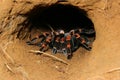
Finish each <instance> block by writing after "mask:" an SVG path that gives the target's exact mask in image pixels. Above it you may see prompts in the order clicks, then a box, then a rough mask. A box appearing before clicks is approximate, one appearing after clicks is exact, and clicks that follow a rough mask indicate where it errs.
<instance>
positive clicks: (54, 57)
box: [29, 50, 68, 65]
mask: <svg viewBox="0 0 120 80" xmlns="http://www.w3.org/2000/svg"><path fill="white" fill-rule="evenodd" d="M29 52H31V53H39V54H44V55H46V56H49V57H51V58H53V59H55V60H57V61H60V62H62V63H64V64H67V65H68V63H67V62H66V61H64V60H63V59H61V58H58V57H56V56H53V55H51V54H48V53H45V52H42V51H36V50H30V51H29Z"/></svg>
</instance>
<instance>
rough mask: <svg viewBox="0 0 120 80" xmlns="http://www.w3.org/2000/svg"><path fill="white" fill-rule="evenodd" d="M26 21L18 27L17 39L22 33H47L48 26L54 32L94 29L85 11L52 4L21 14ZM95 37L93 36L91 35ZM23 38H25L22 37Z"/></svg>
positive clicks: (36, 7) (67, 5)
mask: <svg viewBox="0 0 120 80" xmlns="http://www.w3.org/2000/svg"><path fill="white" fill-rule="evenodd" d="M22 15H23V16H24V17H26V20H25V21H24V22H22V23H21V24H20V25H22V26H23V27H22V28H21V30H20V32H19V33H18V38H21V37H20V36H22V37H23V35H24V33H26V32H27V33H30V35H33V33H31V32H32V31H34V33H35V32H37V31H41V30H42V31H43V30H45V31H48V30H50V28H49V27H48V25H50V26H51V27H52V28H53V29H54V30H59V29H63V30H65V31H66V32H68V31H70V30H71V29H79V28H85V29H94V24H93V22H92V21H91V20H90V19H89V18H88V15H87V13H86V11H84V10H83V9H80V8H79V7H77V6H73V5H70V4H58V3H57V4H52V5H36V6H35V7H33V9H31V10H30V11H29V12H27V13H26V14H22ZM92 36H93V37H95V34H92ZM24 38H25V36H24Z"/></svg>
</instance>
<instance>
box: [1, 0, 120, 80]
mask: <svg viewBox="0 0 120 80" xmlns="http://www.w3.org/2000/svg"><path fill="white" fill-rule="evenodd" d="M56 2H57V1H56V0H7V1H5V0H0V12H1V13H0V42H1V43H0V46H1V47H0V48H1V49H0V53H1V57H0V64H1V65H0V80H7V79H9V80H16V79H18V80H22V79H24V80H27V79H28V80H41V79H44V80H56V79H57V80H67V79H68V80H119V79H120V72H119V70H120V62H119V56H120V54H119V53H120V50H119V47H120V44H119V41H120V35H119V31H120V28H119V25H120V23H119V21H120V10H119V8H120V1H119V0H116V1H114V0H77V1H76V0H68V2H63V3H61V4H72V5H74V6H79V7H80V8H82V9H84V10H86V11H87V13H88V15H89V17H90V18H91V20H92V21H93V23H94V26H95V30H96V40H95V41H94V43H93V49H92V51H90V52H86V51H85V50H81V49H80V50H78V51H76V54H75V55H74V57H73V59H72V60H70V61H68V63H70V65H68V66H66V65H63V64H61V63H56V62H54V61H52V60H51V59H49V58H46V57H40V56H34V55H33V54H31V55H30V54H26V53H28V52H27V51H26V49H25V48H27V49H31V48H33V47H28V46H27V45H25V42H24V41H19V40H18V39H16V34H17V33H18V32H19V28H20V27H18V25H17V24H19V23H20V22H22V21H23V20H25V18H23V17H21V16H20V15H19V14H23V13H26V12H27V11H29V10H31V9H32V8H33V7H34V6H35V5H37V4H47V5H50V4H54V3H56ZM7 42H8V43H7ZM6 43H7V44H6ZM6 47H7V48H6ZM81 51H82V52H85V53H84V55H83V54H81V53H82V52H81ZM6 54H8V55H10V56H11V57H12V59H13V61H12V59H11V58H8V56H7V60H6V58H5V56H4V55H6ZM29 61H31V62H29ZM49 61H50V62H49ZM6 64H8V66H7V65H6ZM13 64H14V65H13ZM21 65H22V66H21ZM9 66H11V67H10V69H9ZM40 66H42V68H40ZM47 66H50V67H47ZM6 67H7V68H6ZM10 70H12V71H13V72H11V71H10ZM3 73H4V74H3ZM51 73H52V74H51ZM46 75H49V76H50V77H46ZM17 77H18V78H17Z"/></svg>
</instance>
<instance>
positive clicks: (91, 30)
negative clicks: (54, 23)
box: [78, 28, 95, 35]
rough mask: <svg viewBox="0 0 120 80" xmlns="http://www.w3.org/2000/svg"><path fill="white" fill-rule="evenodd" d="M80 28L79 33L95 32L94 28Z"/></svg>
mask: <svg viewBox="0 0 120 80" xmlns="http://www.w3.org/2000/svg"><path fill="white" fill-rule="evenodd" d="M78 30H79V34H88V35H90V34H94V33H95V30H94V29H84V28H83V29H78Z"/></svg>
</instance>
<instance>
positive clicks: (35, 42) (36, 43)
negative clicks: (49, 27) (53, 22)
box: [26, 32, 49, 46]
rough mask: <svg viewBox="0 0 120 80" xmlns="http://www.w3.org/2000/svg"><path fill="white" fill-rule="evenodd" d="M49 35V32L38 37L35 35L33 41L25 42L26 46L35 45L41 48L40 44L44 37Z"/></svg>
mask: <svg viewBox="0 0 120 80" xmlns="http://www.w3.org/2000/svg"><path fill="white" fill-rule="evenodd" d="M48 35H49V32H44V33H41V34H39V35H36V36H35V37H34V38H33V39H31V40H30V41H27V42H26V43H27V44H28V45H37V46H41V43H42V42H43V41H44V40H45V39H46V37H47V36H48Z"/></svg>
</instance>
